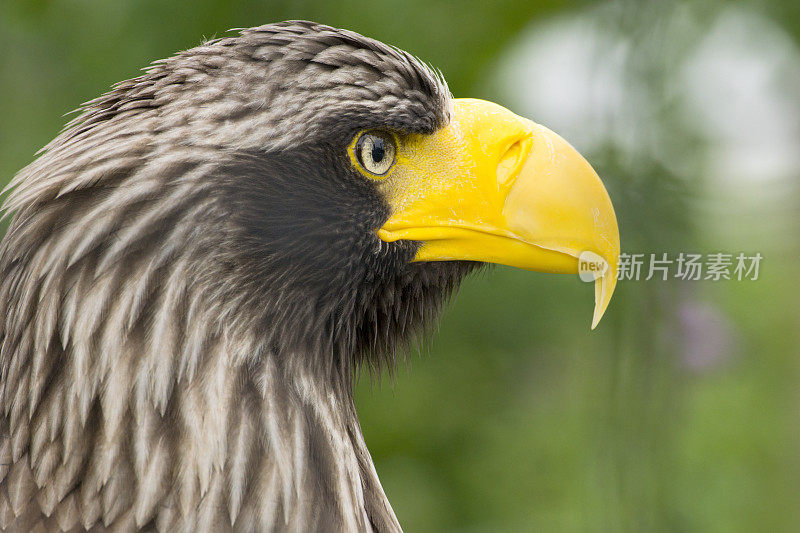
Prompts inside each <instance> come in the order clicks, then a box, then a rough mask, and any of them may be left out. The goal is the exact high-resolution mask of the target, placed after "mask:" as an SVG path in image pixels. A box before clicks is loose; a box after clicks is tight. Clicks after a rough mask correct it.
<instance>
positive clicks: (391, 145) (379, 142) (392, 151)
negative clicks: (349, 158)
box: [354, 131, 397, 176]
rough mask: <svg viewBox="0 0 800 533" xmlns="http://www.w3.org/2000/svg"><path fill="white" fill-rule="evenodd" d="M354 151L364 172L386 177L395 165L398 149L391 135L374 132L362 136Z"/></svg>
mask: <svg viewBox="0 0 800 533" xmlns="http://www.w3.org/2000/svg"><path fill="white" fill-rule="evenodd" d="M354 151H355V156H356V160H357V161H358V164H359V165H361V167H362V168H363V169H364V170H366V171H367V172H369V173H370V174H374V175H375V176H384V175H386V173H387V172H389V170H390V169H391V168H392V166H393V165H394V162H395V160H396V153H397V148H396V146H395V142H394V138H392V136H391V135H389V134H388V133H383V132H378V131H373V132H367V133H363V134H361V136H360V137H359V138H358V141H356V145H355V150H354Z"/></svg>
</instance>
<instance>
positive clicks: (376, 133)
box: [0, 21, 619, 532]
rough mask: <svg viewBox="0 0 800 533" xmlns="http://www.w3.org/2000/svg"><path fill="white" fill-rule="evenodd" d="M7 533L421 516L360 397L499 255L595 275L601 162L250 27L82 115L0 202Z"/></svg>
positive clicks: (603, 221) (340, 33) (601, 271)
mask: <svg viewBox="0 0 800 533" xmlns="http://www.w3.org/2000/svg"><path fill="white" fill-rule="evenodd" d="M5 194H6V195H7V196H6V200H5V202H4V206H3V212H4V215H5V216H8V217H9V218H10V220H11V221H10V226H9V229H8V231H7V233H6V234H5V236H4V237H3V240H2V243H0V372H1V374H0V528H2V529H3V530H5V531H43V530H44V531H76V530H92V531H103V530H106V529H109V530H112V529H113V530H118V531H136V530H157V531H215V532H216V531H229V530H235V531H276V530H277V531H303V532H305V531H400V525H399V523H398V520H397V518H396V516H395V514H394V512H393V510H392V508H391V506H390V504H389V502H388V500H387V497H386V495H385V493H384V491H383V489H382V488H381V484H380V481H379V479H378V475H377V473H376V470H375V467H374V466H373V463H372V459H371V457H370V454H369V451H368V450H367V446H366V444H365V442H364V437H363V434H362V430H361V427H360V425H359V421H358V416H357V413H356V408H355V405H354V400H353V385H354V381H355V380H356V378H357V376H358V375H360V373H361V371H362V369H364V370H365V371H371V372H382V371H384V370H386V369H390V368H392V366H393V365H395V364H396V360H397V358H398V357H399V356H398V355H397V354H398V353H405V352H404V347H406V346H407V345H408V343H409V342H412V341H415V340H416V339H417V338H418V336H419V335H420V334H424V332H425V331H426V328H427V327H428V326H430V324H432V323H434V322H435V321H436V320H437V316H438V313H439V311H440V309H441V308H442V305H443V303H444V302H445V301H446V300H447V299H448V297H450V296H451V295H452V293H453V292H454V290H455V289H456V288H457V287H458V285H459V283H460V282H461V281H462V280H463V279H464V277H465V276H467V275H468V274H470V273H471V272H474V271H476V270H477V269H480V268H481V267H482V265H485V264H487V263H495V264H504V265H510V266H515V267H519V268H523V269H528V270H536V271H543V272H560V273H577V272H578V271H579V269H580V268H581V265H583V264H584V259H585V257H586V256H587V254H588V257H590V259H592V260H590V261H586V264H587V265H589V266H588V267H587V269H588V270H589V271H590V274H591V275H592V278H591V279H593V280H594V285H595V312H594V319H593V326H594V325H596V324H597V321H598V320H599V319H600V317H601V316H602V315H603V312H604V311H605V309H606V306H607V305H608V303H609V301H610V299H611V294H612V293H613V290H614V287H615V284H616V276H615V271H616V265H617V261H618V256H619V232H618V227H617V222H616V217H615V214H614V209H613V207H612V204H611V201H610V199H609V196H608V194H607V192H606V190H605V188H604V186H603V184H602V182H601V181H600V179H599V177H598V176H597V174H596V173H595V171H594V170H593V169H592V167H591V166H590V165H589V164H588V163H587V162H586V160H585V159H584V158H583V157H581V156H580V155H579V154H578V153H577V152H576V150H575V149H573V148H572V147H571V146H570V145H569V144H568V143H567V142H566V141H564V140H563V139H562V138H561V137H559V136H558V135H556V134H555V133H553V132H552V131H550V130H548V129H547V128H545V127H543V126H541V125H539V124H536V123H534V122H532V121H530V120H527V119H525V118H522V117H520V116H517V115H515V114H514V113H512V112H510V111H508V110H507V109H505V108H503V107H501V106H499V105H496V104H494V103H491V102H487V101H484V100H476V99H456V98H454V97H453V96H452V95H451V94H450V91H449V89H448V87H447V85H446V83H445V80H444V78H443V75H442V74H441V72H440V71H437V70H434V69H433V68H431V67H429V66H428V65H426V64H425V63H423V62H422V61H421V60H419V59H417V58H416V57H414V56H412V55H411V54H409V53H407V52H405V51H402V50H400V49H398V48H396V47H393V46H389V45H386V44H384V43H381V42H379V41H376V40H373V39H370V38H367V37H364V36H362V35H359V34H357V33H354V32H352V31H347V30H343V29H336V28H332V27H329V26H325V25H322V24H317V23H313V22H307V21H289V22H282V23H275V24H268V25H264V26H260V27H255V28H250V29H243V30H241V29H240V30H235V31H234V32H233V33H229V34H226V36H224V37H222V38H217V39H213V40H209V41H207V42H204V43H203V44H201V45H200V46H198V47H196V48H192V49H190V50H186V51H183V52H180V53H178V54H176V55H174V56H172V57H170V58H168V59H164V60H160V61H156V62H155V63H153V64H151V66H149V67H148V68H146V69H145V70H144V71H143V73H142V74H141V75H140V76H138V77H135V78H132V79H129V80H127V81H123V82H120V83H118V84H116V85H114V86H113V88H112V89H111V90H110V91H109V92H107V93H106V94H104V95H103V96H100V97H99V98H97V99H95V100H92V101H90V102H88V103H86V104H84V106H83V107H82V108H81V109H80V110H79V113H78V115H77V116H76V118H74V119H73V120H71V121H70V122H69V123H68V124H67V125H66V126H65V128H64V129H63V130H62V132H61V133H60V134H59V135H58V136H57V137H56V138H55V139H54V140H53V141H52V142H50V143H49V144H48V145H47V146H46V147H44V148H43V149H42V150H41V152H40V153H39V154H38V157H37V159H35V160H34V161H33V162H32V163H31V164H30V165H29V166H27V167H26V168H24V169H23V170H21V171H20V172H19V173H18V174H17V175H16V176H15V177H14V179H13V180H12V182H11V184H10V185H9V187H8V188H7V190H6V191H5Z"/></svg>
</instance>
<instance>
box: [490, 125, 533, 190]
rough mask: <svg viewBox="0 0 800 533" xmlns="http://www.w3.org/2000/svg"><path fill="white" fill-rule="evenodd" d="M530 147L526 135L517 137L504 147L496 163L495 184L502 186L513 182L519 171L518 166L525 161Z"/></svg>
mask: <svg viewBox="0 0 800 533" xmlns="http://www.w3.org/2000/svg"><path fill="white" fill-rule="evenodd" d="M529 148H530V141H529V139H528V138H527V137H523V138H520V139H517V140H516V141H515V142H513V143H512V144H511V146H509V147H508V149H506V151H505V153H504V154H503V156H502V157H501V158H500V162H499V163H498V164H497V184H498V185H499V186H500V187H501V188H502V187H504V186H506V185H508V184H510V183H511V182H513V180H514V178H515V177H516V175H517V174H518V173H519V168H520V166H521V165H522V163H523V162H524V161H525V157H526V156H527V154H528V151H529Z"/></svg>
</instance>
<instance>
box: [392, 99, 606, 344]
mask: <svg viewBox="0 0 800 533" xmlns="http://www.w3.org/2000/svg"><path fill="white" fill-rule="evenodd" d="M382 187H384V188H385V193H386V196H387V198H389V201H390V204H391V205H392V208H393V212H392V215H391V217H390V218H389V220H387V221H386V223H385V224H384V225H383V227H382V228H380V229H379V230H378V235H379V237H380V238H381V239H382V240H384V241H387V242H391V241H396V240H399V239H404V240H414V241H422V243H423V244H422V246H421V247H420V249H419V251H418V253H417V255H416V257H415V259H414V260H415V261H446V260H472V261H483V262H489V263H498V264H503V265H509V266H515V267H519V268H523V269H527V270H535V271H540V272H556V273H578V272H579V258H580V263H581V264H583V263H584V260H585V258H586V257H590V258H593V264H592V265H591V273H592V277H594V280H595V310H594V316H593V320H592V329H594V327H595V326H597V323H598V322H599V321H600V318H601V317H602V316H603V313H604V312H605V310H606V307H607V306H608V303H609V302H610V300H611V295H612V294H613V292H614V287H615V285H616V281H617V280H616V270H617V262H618V259H619V251H620V244H619V230H618V228H617V219H616V215H615V214H614V208H613V206H612V205H611V200H610V199H609V197H608V193H607V192H606V190H605V187H603V183H602V182H601V181H600V178H599V177H598V176H597V173H596V172H595V171H594V170H593V169H592V167H591V166H590V165H589V163H587V162H586V160H585V159H584V158H583V157H582V156H581V155H580V154H579V153H578V152H577V151H576V150H575V149H574V148H572V147H571V146H570V145H569V144H568V143H567V142H566V141H565V140H564V139H562V138H561V137H559V136H558V135H556V134H555V133H553V132H552V131H550V130H548V129H547V128H545V127H543V126H540V125H538V124H536V123H534V122H531V121H529V120H527V119H524V118H522V117H519V116H517V115H515V114H513V113H511V112H510V111H508V110H507V109H504V108H503V107H500V106H498V105H496V104H493V103H491V102H486V101H483V100H473V99H457V100H455V101H454V109H453V114H452V117H451V121H450V124H449V125H447V126H446V127H444V128H442V129H441V130H440V131H438V132H436V133H434V134H432V135H426V136H422V135H417V136H412V138H410V139H409V140H408V142H407V143H404V146H401V148H400V149H399V154H398V162H397V169H396V171H395V172H394V173H393V176H392V177H391V178H389V179H387V180H386V182H385V183H383V184H382ZM582 277H583V276H582Z"/></svg>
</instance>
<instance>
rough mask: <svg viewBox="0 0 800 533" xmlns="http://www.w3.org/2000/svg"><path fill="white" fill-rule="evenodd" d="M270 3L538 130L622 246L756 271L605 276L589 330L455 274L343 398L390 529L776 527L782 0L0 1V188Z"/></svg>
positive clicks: (791, 411)
mask: <svg viewBox="0 0 800 533" xmlns="http://www.w3.org/2000/svg"><path fill="white" fill-rule="evenodd" d="M290 18H304V19H312V20H316V21H319V22H324V23H327V24H331V25H334V26H340V27H347V28H349V29H353V30H356V31H359V32H361V33H363V34H366V35H368V36H371V37H375V38H377V39H380V40H383V41H386V42H388V43H391V44H394V45H397V46H400V47H401V48H404V49H406V50H408V51H410V52H412V53H413V54H415V55H418V56H419V57H421V58H422V59H424V60H426V61H428V62H430V63H431V64H433V65H434V66H436V67H438V68H440V69H441V70H442V72H443V73H444V74H445V77H446V78H447V80H448V82H449V85H450V88H451V90H452V91H453V93H454V94H455V95H456V96H472V97H480V98H487V99H491V100H494V101H497V102H499V103H501V104H503V105H505V106H507V107H509V108H511V109H512V110H514V111H516V112H518V113H520V114H523V115H526V116H529V117H530V118H532V119H534V120H537V121H538V122H541V123H544V124H546V125H547V126H549V127H551V128H553V129H554V130H556V131H558V132H560V133H561V134H562V135H563V136H565V137H566V138H567V139H568V140H570V141H571V142H573V144H575V145H576V147H577V148H578V149H579V150H580V151H581V152H582V153H584V154H585V155H586V156H587V158H588V159H589V160H590V161H591V162H592V163H593V165H594V166H595V167H596V168H597V170H598V172H599V173H600V175H601V176H603V178H604V180H605V182H606V184H607V186H608V188H609V192H610V194H611V197H612V199H613V201H614V204H615V206H616V209H617V214H618V217H619V222H620V230H621V236H622V245H623V251H625V252H629V253H631V252H636V253H644V254H651V253H656V254H659V256H660V254H661V253H664V252H668V253H670V254H672V257H674V256H675V255H676V254H678V253H680V252H697V253H712V252H723V253H732V254H736V253H738V252H745V253H747V254H748V255H753V254H755V253H761V254H762V256H763V257H764V259H763V260H762V263H761V269H760V272H759V277H758V279H757V280H744V281H737V280H730V281H725V280H722V281H716V282H714V281H681V280H677V279H670V280H669V281H663V280H661V279H659V277H658V276H657V277H656V278H654V279H651V280H649V281H644V280H640V281H623V282H621V283H620V284H619V286H618V289H617V293H616V295H615V297H614V300H613V301H612V304H611V307H610V309H609V312H608V313H607V314H606V317H605V318H604V320H603V322H602V323H601V324H600V326H599V328H598V329H597V330H596V331H595V332H590V331H589V322H590V316H591V308H592V293H593V291H592V289H591V287H590V286H588V285H586V284H583V283H581V282H580V281H578V280H577V279H576V278H574V277H572V276H548V275H539V274H532V273H527V272H519V271H515V270H512V269H505V268H499V269H495V270H493V271H491V272H488V273H486V274H483V275H480V276H478V277H476V278H474V279H471V280H469V281H468V282H467V283H466V284H465V285H464V287H463V288H462V290H461V292H460V296H459V297H458V298H457V299H456V300H455V302H454V303H453V304H452V305H451V306H450V308H449V310H448V312H447V313H446V315H445V317H444V319H443V321H442V323H441V326H440V327H439V328H438V331H437V334H436V335H435V336H434V338H433V339H431V340H429V341H427V342H425V343H424V344H423V347H421V348H420V349H419V354H417V353H414V354H411V358H410V359H411V364H410V365H409V368H408V369H406V368H405V367H402V368H400V369H399V371H398V372H397V373H396V375H395V376H394V378H393V379H386V378H385V377H384V379H382V380H380V381H381V383H380V384H379V383H378V380H372V379H371V378H369V377H368V376H365V377H364V378H363V379H362V380H361V383H360V384H359V387H358V391H357V403H358V408H359V411H360V414H361V421H362V425H363V428H364V432H365V435H366V439H367V443H368V444H369V446H370V449H371V451H372V454H373V457H374V459H375V463H376V466H377V469H378V472H379V474H380V476H381V479H382V481H383V484H384V487H385V489H386V492H387V493H388V495H389V499H390V500H391V502H392V503H393V506H394V508H395V510H396V512H397V515H398V517H399V518H400V521H401V523H402V524H403V525H404V527H405V528H406V530H407V531H469V532H477V531H615V532H616V531H635V532H640V531H701V532H715V531H719V532H730V531H748V532H749V531H798V530H800V366H799V365H798V361H799V359H798V355H800V354H799V353H798V325H800V319H799V318H798V317H799V316H800V314H799V313H798V312H799V311H800V305H798V298H797V296H798V292H799V291H798V286H800V284H799V283H798V274H799V273H800V239H798V230H799V229H800V190H799V188H798V184H800V89H799V88H800V51H798V43H800V3H798V2H796V1H794V0H785V1H782V0H767V1H761V2H755V1H753V2H714V1H707V2H693V3H690V2H673V1H666V0H665V1H661V2H642V1H627V0H619V1H613V0H612V1H610V2H599V3H598V2H578V1H573V2H556V1H543V2H527V3H526V2H520V1H513V0H497V1H493V2H486V1H484V0H470V1H465V2H459V3H455V2H437V1H434V0H424V1H404V2H399V1H394V2H390V1H385V0H371V1H367V2H364V1H344V2H331V1H325V0H297V1H283V2H281V1H268V0H237V1H234V0H229V1H225V0H194V1H191V2H188V1H186V2H183V1H181V2H164V1H161V0H2V2H0V184H5V183H6V182H7V181H8V180H10V179H11V177H12V176H13V174H14V173H15V172H16V171H17V170H19V169H20V168H22V167H23V166H25V165H26V164H27V163H28V162H30V161H31V160H32V159H33V157H34V153H35V151H36V150H37V149H39V148H40V147H41V146H43V145H44V144H46V143H47V142H48V141H49V140H50V139H51V138H52V137H54V136H55V134H56V133H57V132H58V130H59V128H60V127H61V125H62V124H63V123H64V122H65V118H64V117H63V115H64V114H65V113H67V112H68V111H70V110H72V109H74V108H75V107H77V106H78V105H79V104H80V103H81V102H83V101H86V100H89V99H91V98H93V97H95V96H97V95H98V94H100V93H101V92H103V91H105V90H106V89H107V88H108V87H109V86H110V85H111V84H112V83H114V82H116V81H119V80H121V79H124V78H129V77H132V76H135V75H136V74H137V72H138V69H139V68H141V67H143V66H145V65H146V64H148V63H149V62H150V61H152V60H155V59H158V58H161V57H165V56H168V55H170V54H172V53H174V52H175V51H177V50H180V49H185V48H189V47H192V46H194V45H196V44H198V43H199V42H200V41H201V40H202V39H203V38H204V37H206V38H208V37H211V36H214V35H219V34H221V33H223V32H224V31H225V30H227V29H228V28H232V27H247V26H255V25H260V24H264V23H267V22H273V21H278V20H284V19H290ZM0 231H2V227H0ZM645 270H646V266H645ZM645 273H646V272H645ZM674 273H675V270H674V265H673V268H672V269H671V270H670V274H674Z"/></svg>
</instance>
